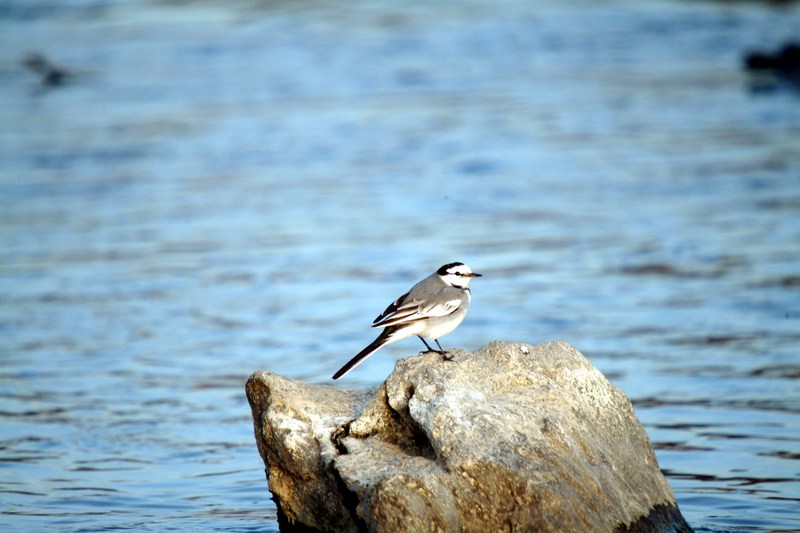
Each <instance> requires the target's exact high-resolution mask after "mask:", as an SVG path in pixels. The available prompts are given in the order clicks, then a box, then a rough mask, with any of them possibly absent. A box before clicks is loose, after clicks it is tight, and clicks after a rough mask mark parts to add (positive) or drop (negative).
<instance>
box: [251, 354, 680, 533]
mask: <svg viewBox="0 0 800 533" xmlns="http://www.w3.org/2000/svg"><path fill="white" fill-rule="evenodd" d="M452 354H453V355H454V360H453V361H443V359H442V357H441V356H440V355H438V354H435V353H427V354H424V355H421V356H417V357H411V358H409V359H405V360H402V361H400V362H398V363H397V366H396V368H395V370H394V372H392V374H391V375H390V376H389V378H388V379H387V380H386V382H385V383H384V384H383V385H381V386H380V387H379V388H377V389H369V390H362V391H341V390H337V389H334V388H331V387H325V386H314V385H306V384H303V383H300V382H297V381H292V380H289V379H286V378H283V377H281V376H278V375H275V374H271V373H269V372H264V371H261V372H256V373H254V374H253V375H252V376H251V377H250V379H249V380H248V382H247V397H248V399H249V400H250V405H251V407H252V410H253V420H254V423H255V435H256V442H257V444H258V450H259V452H260V453H261V457H262V458H263V459H264V464H265V465H266V468H267V474H268V478H269V488H270V490H271V491H272V493H273V496H274V498H275V501H276V502H277V504H278V506H279V509H280V510H281V512H282V514H283V516H284V519H285V523H287V524H294V525H303V526H307V527H311V528H315V529H318V530H321V531H337V532H347V531H353V532H355V531H372V532H392V533H396V532H405V531H407V532H414V533H418V532H423V531H441V532H481V533H483V532H486V531H691V528H690V527H689V526H688V525H687V524H686V522H685V521H684V519H683V517H682V516H681V514H680V511H679V510H678V507H677V505H676V504H675V499H674V497H673V495H672V491H671V490H670V488H669V485H668V484H667V481H666V479H665V478H664V476H663V475H662V474H661V472H660V470H659V468H658V463H657V462H656V458H655V455H654V454H653V449H652V446H651V445H650V441H649V440H648V438H647V434H646V433H645V431H644V429H643V428H642V426H641V425H640V424H639V422H638V420H637V419H636V416H635V415H634V413H633V409H632V407H631V404H630V402H629V401H628V399H627V398H626V397H625V395H624V394H623V393H622V392H621V391H620V390H619V389H617V388H616V387H614V386H613V385H611V383H609V382H608V380H606V379H605V377H604V376H603V375H602V374H601V373H600V372H599V371H598V370H597V369H595V368H594V367H593V366H592V365H591V364H590V363H589V361H587V360H586V358H585V357H583V356H582V355H581V354H580V353H579V352H578V351H577V350H575V349H574V348H572V347H571V346H569V345H567V344H564V343H558V342H554V343H546V344H541V345H538V346H531V345H527V344H514V343H504V342H493V343H491V344H489V345H488V346H486V347H484V348H482V349H480V350H478V351H476V352H475V353H469V352H465V351H462V350H456V351H454V352H452Z"/></svg>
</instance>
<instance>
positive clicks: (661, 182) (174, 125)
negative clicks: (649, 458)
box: [0, 0, 800, 531]
mask: <svg viewBox="0 0 800 533" xmlns="http://www.w3.org/2000/svg"><path fill="white" fill-rule="evenodd" d="M0 17H2V18H1V19H0V24H2V27H0V39H2V43H0V95H1V96H2V97H1V98H0V101H2V102H3V104H2V105H0V113H1V115H0V124H2V126H0V135H2V137H0V139H1V141H2V142H0V162H1V164H2V177H0V206H2V208H1V209H0V243H2V246H0V339H1V340H0V351H1V352H2V357H0V395H1V396H0V398H1V399H0V417H2V418H1V419H0V420H2V422H0V424H2V426H0V427H2V433H1V435H0V450H2V451H0V468H2V469H3V474H2V477H0V479H1V480H2V481H0V529H3V530H7V531H37V530H38V531H44V530H48V531H51V530H58V531H97V530H108V529H121V530H126V529H127V530H136V531H168V530H180V531H185V530H207V531H249V530H253V531H277V522H276V519H275V508H274V506H273V504H272V502H271V501H270V499H269V493H268V491H267V486H266V481H265V479H264V472H263V465H262V463H261V459H260V458H259V457H258V454H257V451H256V448H255V442H254V439H253V436H252V424H251V420H250V413H249V407H248V405H247V401H246V399H245V397H244V391H243V385H244V382H245V380H246V379H247V377H248V375H249V374H250V373H251V372H252V371H254V370H257V369H269V370H272V371H275V372H280V373H282V374H284V375H288V376H291V377H294V378H297V379H302V380H305V381H308V382H317V383H329V376H330V375H331V374H332V373H333V372H334V371H335V370H336V369H337V368H338V367H339V366H340V365H341V364H342V363H343V362H344V361H346V360H347V359H349V358H350V357H351V356H352V354H354V353H355V352H356V351H358V350H359V349H360V348H361V347H363V346H364V345H366V343H368V342H369V341H370V340H371V339H372V334H373V333H374V332H373V331H371V330H369V329H368V327H367V326H368V325H369V323H370V321H371V320H372V318H373V317H374V316H375V315H376V314H377V313H378V312H379V311H380V310H382V309H383V308H384V307H385V306H386V305H387V304H388V303H389V301H391V300H392V299H393V298H394V297H395V296H397V295H398V294H400V293H401V292H402V291H403V290H405V289H407V288H408V286H409V285H410V284H411V283H413V282H415V281H416V280H417V279H419V278H421V277H422V276H424V275H427V274H428V273H429V272H430V271H432V270H433V269H435V268H437V267H438V266H439V265H440V264H442V263H445V262H449V261H453V260H461V261H465V262H467V263H468V264H470V265H471V266H472V267H473V268H474V269H475V270H477V271H478V272H482V273H483V274H484V275H485V277H483V278H480V280H478V281H477V282H476V283H475V284H474V288H473V294H474V299H473V308H472V309H471V311H470V314H469V316H468V317H467V319H466V321H465V322H464V324H463V325H462V326H461V327H460V328H459V329H458V330H457V332H455V333H453V334H452V335H451V336H449V337H446V338H445V339H443V344H444V345H445V346H459V347H464V348H467V349H475V348H478V347H480V346H482V345H484V344H486V343H488V342H489V341H491V340H493V339H504V340H517V341H525V342H531V343H536V342H540V341H544V340H553V339H559V340H565V341H567V342H570V343H572V344H573V345H575V346H576V347H577V348H578V349H580V350H581V351H582V352H583V353H585V354H586V355H587V356H588V357H589V358H590V359H591V360H592V361H593V362H594V364H595V365H596V366H598V368H600V369H601V370H602V371H603V372H604V373H605V374H606V375H607V376H608V377H609V378H610V379H611V380H612V381H613V382H614V383H615V384H617V385H618V386H619V387H621V388H622V389H623V390H624V391H625V392H626V393H627V394H628V395H629V397H630V398H631V399H632V400H633V401H634V404H635V407H636V412H637V414H638V416H639V418H640V419H641V420H642V422H643V424H644V425H645V427H646V429H647V431H648V433H649V435H650V437H651V439H652V440H653V442H654V444H655V446H656V450H657V455H658V458H659V461H660V464H661V467H662V468H663V469H664V471H665V472H666V474H667V476H668V478H669V482H670V484H671V485H672V487H673V489H674V490H675V493H676V497H677V500H678V503H679V505H680V507H681V509H682V511H683V513H684V515H685V516H686V518H687V519H688V521H689V522H690V523H691V524H692V525H693V526H694V527H695V528H696V529H698V530H700V531H779V530H781V531H784V530H792V529H794V530H798V529H800V512H798V509H800V506H798V500H800V462H799V461H800V455H798V451H800V394H799V393H800V387H798V379H799V378H800V357H798V347H800V327H798V317H800V292H798V291H800V270H799V269H798V265H800V246H798V245H800V216H798V215H800V93H798V91H797V89H796V88H792V87H787V86H784V85H781V84H780V83H773V82H771V81H769V80H768V81H767V82H766V84H765V82H764V81H763V80H757V79H753V78H749V77H748V76H747V75H746V74H745V73H743V72H742V71H741V69H740V64H741V56H742V54H743V53H744V52H746V51H748V50H750V49H753V48H765V49H770V48H775V47H778V46H779V45H781V44H783V42H784V41H786V40H787V39H790V38H797V37H798V33H797V31H798V28H800V11H799V10H798V8H797V7H796V6H784V7H770V6H766V5H761V4H757V3H733V4H728V3H713V2H712V3H704V2H661V1H652V2H633V1H627V0H620V1H617V2H613V3H592V2H576V3H572V2H569V3H564V2H543V3H537V4H536V5H533V4H531V5H523V4H522V3H516V2H502V3H498V2H489V1H488V0H486V1H485V2H484V1H474V2H468V3H459V4H456V3H448V2H433V3H426V4H424V5H422V4H421V5H414V6H409V5H402V6H400V5H394V4H392V3H389V2H381V3H376V2H370V3H363V4H359V5H352V4H348V5H347V6H344V5H339V6H336V7H334V6H332V5H325V4H324V3H317V2H313V1H312V2H302V3H294V2H286V3H283V2H278V3H270V2H256V1H254V2H241V3H237V4H236V5H232V6H228V5H225V4H221V5H214V3H211V2H176V3H171V2H144V1H134V0H129V1H123V0H119V1H110V0H109V1H103V0H95V1H92V2H89V1H84V0H70V1H65V2H58V3H48V2H45V1H23V0H10V1H7V2H4V3H3V4H2V6H0ZM33 52H39V53H42V54H44V55H45V56H46V57H48V58H49V59H50V60H51V61H52V62H54V63H57V64H58V65H61V66H63V67H64V68H66V69H68V70H69V74H68V75H67V77H66V78H64V81H65V83H64V84H63V85H61V86H57V87H43V86H40V85H39V84H38V82H37V78H36V76H35V75H34V73H32V72H30V71H27V70H26V69H25V68H24V67H23V66H22V65H21V61H22V59H23V58H24V57H25V55H26V54H29V53H33ZM419 348H420V346H418V343H415V342H414V340H413V339H409V340H408V341H404V342H401V343H397V344H395V345H392V346H390V347H387V348H386V349H384V350H382V351H381V352H379V353H378V354H377V355H375V356H373V357H372V358H370V360H369V361H368V362H367V363H365V364H363V365H361V366H360V367H359V368H358V370H357V371H356V372H354V373H352V374H351V375H349V376H348V377H347V379H346V380H345V381H344V382H343V383H341V384H337V386H342V387H359V386H366V385H369V384H374V383H377V382H379V381H380V380H382V379H383V378H384V377H385V376H386V375H387V374H388V373H389V372H390V371H391V370H392V368H393V365H394V361H395V360H396V359H397V358H398V357H402V356H406V355H410V354H413V353H416V351H417V350H418V349H419Z"/></svg>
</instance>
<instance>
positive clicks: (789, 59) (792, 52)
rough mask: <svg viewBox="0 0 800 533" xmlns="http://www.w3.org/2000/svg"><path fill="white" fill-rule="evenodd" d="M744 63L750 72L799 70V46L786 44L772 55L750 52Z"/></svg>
mask: <svg viewBox="0 0 800 533" xmlns="http://www.w3.org/2000/svg"><path fill="white" fill-rule="evenodd" d="M745 63H746V65H747V68H748V69H750V70H767V69H769V70H781V71H794V72H795V73H797V71H798V70H800V45H798V44H796V43H788V44H786V45H785V46H784V47H783V48H781V49H780V50H779V51H778V52H775V53H773V54H770V53H765V52H751V53H749V54H747V56H746V57H745Z"/></svg>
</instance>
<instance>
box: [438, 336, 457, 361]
mask: <svg viewBox="0 0 800 533" xmlns="http://www.w3.org/2000/svg"><path fill="white" fill-rule="evenodd" d="M433 340H434V341H436V346H438V347H439V353H440V354H442V359H444V360H445V361H452V360H453V356H452V355H450V354H449V353H447V352H446V351H444V348H442V345H441V344H439V339H433Z"/></svg>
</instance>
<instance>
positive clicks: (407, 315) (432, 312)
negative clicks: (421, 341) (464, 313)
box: [372, 287, 464, 328]
mask: <svg viewBox="0 0 800 533" xmlns="http://www.w3.org/2000/svg"><path fill="white" fill-rule="evenodd" d="M448 289H450V288H449V287H446V288H442V289H440V290H439V291H437V292H438V293H441V292H443V291H447V290H448ZM408 294H409V293H406V294H404V295H403V296H401V297H400V298H398V299H397V300H395V301H394V302H392V304H391V305H389V307H387V308H386V310H385V311H384V312H383V313H381V314H380V315H378V317H377V318H376V319H375V320H374V321H373V323H372V327H373V328H378V327H388V326H398V325H402V324H409V323H411V322H416V321H417V320H423V319H425V318H433V317H443V316H447V315H449V314H451V313H454V312H456V311H457V310H458V309H459V308H460V307H461V306H462V305H464V301H463V300H462V299H461V298H459V297H457V296H456V297H452V298H447V299H445V298H440V297H439V296H440V295H439V294H434V297H433V298H430V301H432V302H437V300H440V301H438V302H437V303H428V304H427V305H423V302H421V301H419V300H408V301H406V298H408Z"/></svg>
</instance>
